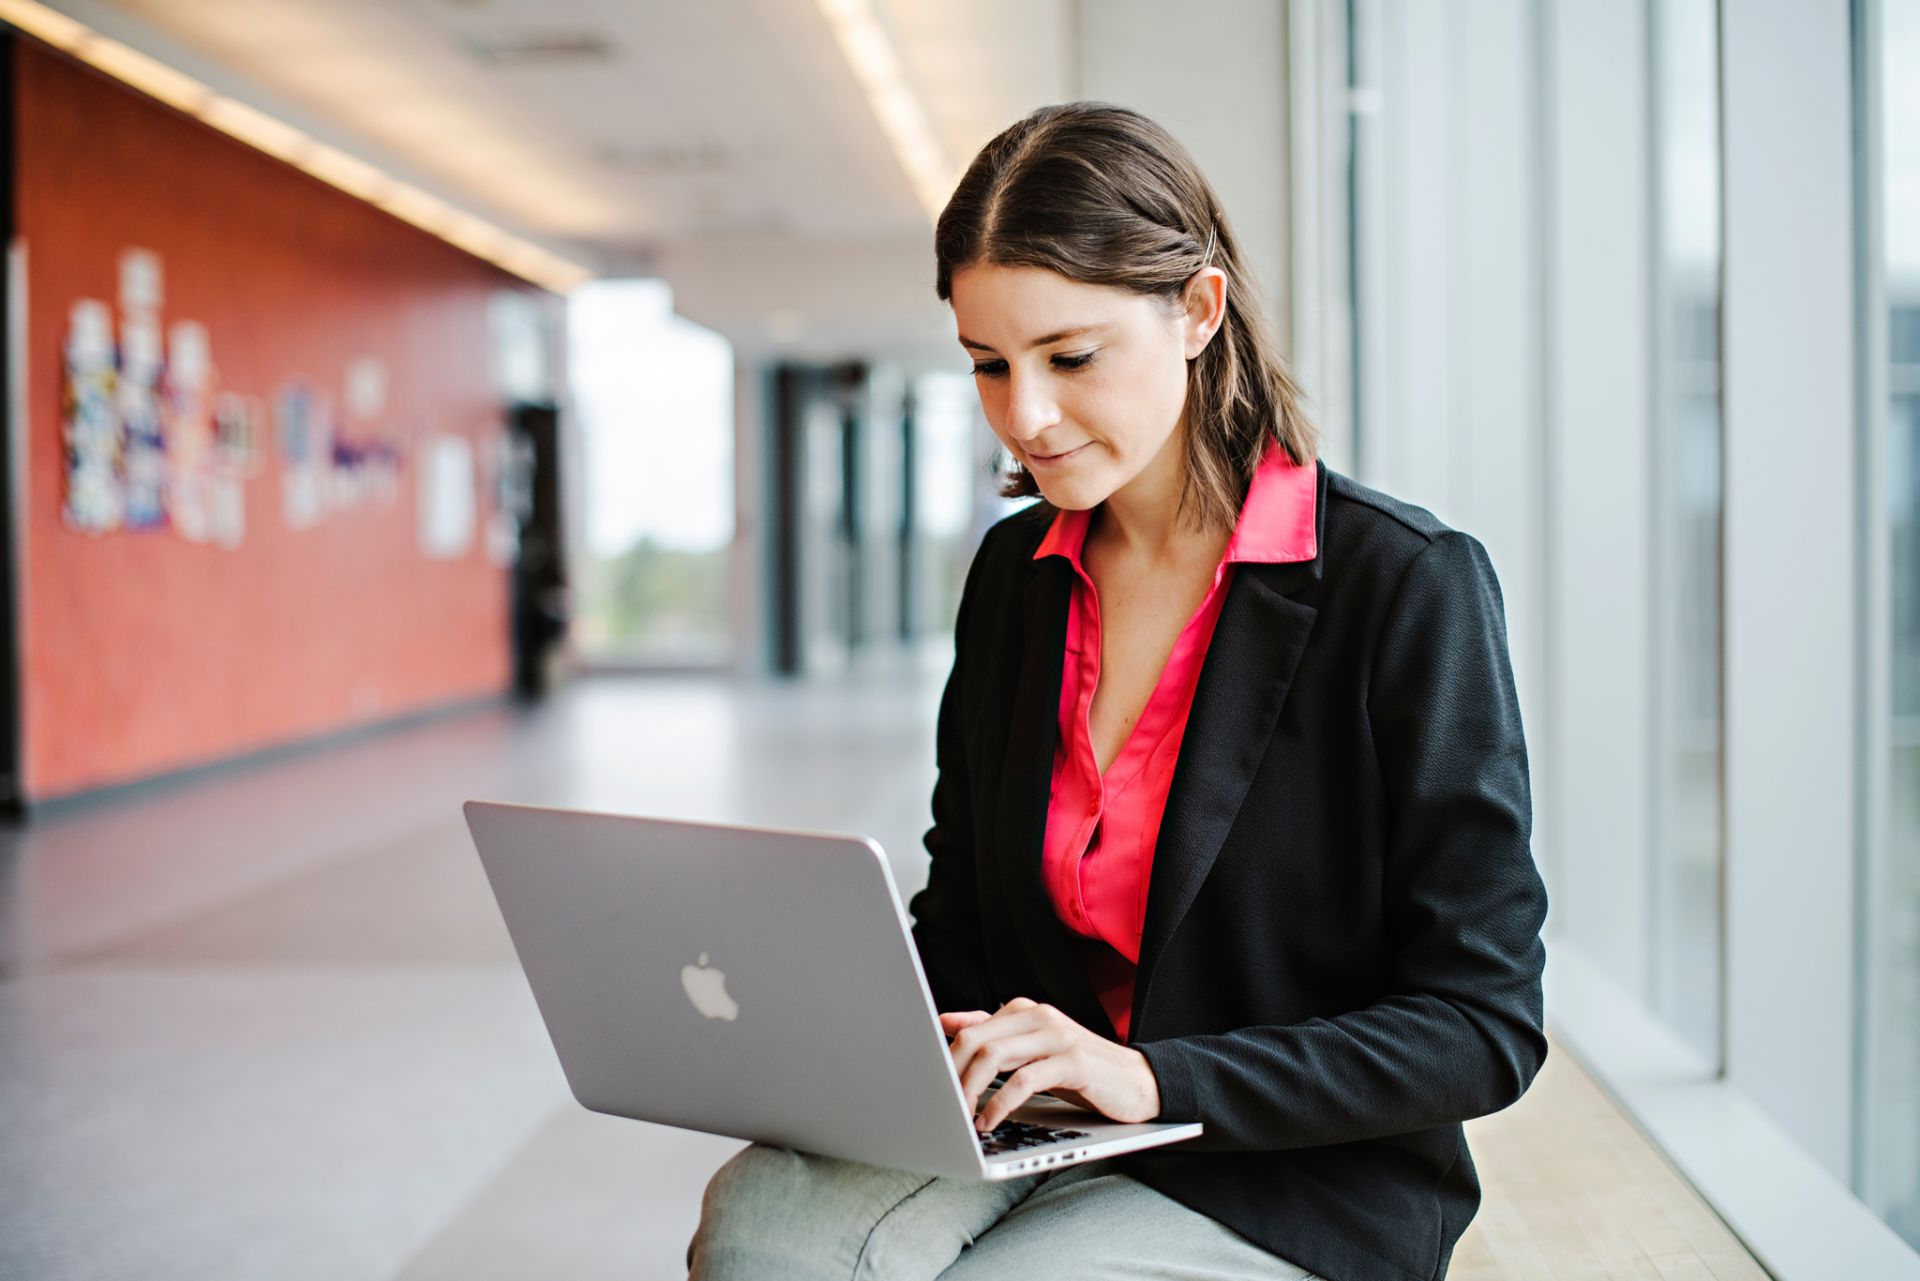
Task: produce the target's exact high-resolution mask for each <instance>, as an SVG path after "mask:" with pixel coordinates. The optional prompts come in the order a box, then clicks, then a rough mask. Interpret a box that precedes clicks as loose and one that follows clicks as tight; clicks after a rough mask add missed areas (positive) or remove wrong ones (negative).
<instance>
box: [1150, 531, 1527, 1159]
mask: <svg viewBox="0 0 1920 1281" xmlns="http://www.w3.org/2000/svg"><path fill="white" fill-rule="evenodd" d="M1366 708H1367V716H1368V721H1369V729H1370V732H1371V735H1372V738H1373V743H1374V750H1375V753H1376V755H1377V757H1378V760H1379V767H1380V771H1381V776H1382V780H1383V783H1384V786H1385V790H1386V795H1387V798H1388V805H1389V807H1390V810H1391V813H1390V815H1389V818H1390V823H1389V825H1388V829H1387V830H1388V836H1387V843H1386V848H1385V867H1384V889H1383V893H1384V895H1385V903H1384V906H1383V911H1384V915H1385V925H1386V931H1387V933H1388V936H1389V937H1390V939H1391V940H1392V944H1391V946H1392V956H1391V964H1390V970H1389V972H1390V975H1391V978H1392V982H1393V991H1392V992H1391V994H1390V995H1387V996H1385V997H1384V998H1383V999H1381V1000H1378V1001H1376V1002H1374V1003H1373V1004H1371V1005H1367V1006H1364V1007H1362V1008H1360V1009H1356V1010H1353V1011H1351V1012H1348V1013H1343V1014H1338V1015H1335V1016H1333V1017H1329V1018H1313V1019H1308V1020H1307V1021H1305V1022H1303V1023H1294V1024H1288V1025H1284V1026H1281V1025H1275V1026H1261V1027H1247V1028H1241V1029H1239V1030H1237V1031H1233V1032H1228V1033H1225V1034H1220V1035H1202V1036H1186V1037H1178V1038H1173V1039H1169V1040H1164V1041H1158V1042H1149V1043H1146V1044H1142V1045H1139V1046H1137V1047H1135V1048H1137V1049H1139V1050H1140V1051H1141V1053H1143V1054H1144V1055H1145V1056H1146V1058H1147V1061H1148V1062H1149V1063H1150V1064H1151V1065H1152V1067H1153V1071H1154V1075H1155V1077H1156V1078H1157V1079H1158V1081H1159V1086H1160V1098H1161V1104H1162V1119H1165V1120H1175V1121H1184V1120H1199V1121H1202V1122H1204V1123H1205V1124H1206V1127H1207V1132H1206V1134H1205V1135H1203V1136H1202V1137H1201V1138H1200V1139H1198V1140H1195V1142H1194V1144H1193V1146H1196V1147H1207V1148H1212V1149H1217V1150H1232V1149H1239V1150H1255V1149H1273V1148H1293V1147H1310V1146H1314V1145H1318V1144H1329V1143H1348V1142H1353V1141H1357V1140H1362V1139H1369V1138H1378V1137H1382V1136H1385V1135H1391V1134H1402V1133H1406V1132H1409V1131H1414V1130H1424V1129H1430V1128H1434V1127H1437V1126H1444V1125H1449V1124H1457V1123H1459V1122H1461V1121H1465V1120H1468V1119H1470V1118H1472V1117H1476V1116H1484V1115H1486V1114H1488V1113H1490V1112H1497V1111H1499V1110H1500V1109H1502V1108H1504V1107H1506V1106H1508V1105H1509V1104H1511V1103H1513V1102H1514V1101H1515V1100H1517V1099H1518V1098H1519V1097H1520V1096H1521V1095H1522V1094H1523V1093H1525V1092H1526V1089H1527V1086H1528V1084H1529V1083H1530V1082H1531V1081H1532V1079H1533V1077H1534V1074H1535V1073H1536V1072H1537V1071H1538V1070H1539V1068H1540V1065H1541V1064H1542V1063H1543V1062H1544V1061H1545V1059H1546V1055H1547V1041H1546V1037H1545V1036H1544V1035H1543V1032H1542V1009H1541V985H1540V975H1541V972H1542V970H1543V968H1544V966H1545V963H1546V950H1545V947H1544V946H1543V944H1542V943H1541V940H1540V928H1541V926H1542V924H1543V923H1544V921H1545V919H1546V910H1547V896H1546V888H1545V886H1544V885H1543V884H1542V882H1541V879H1540V875H1539V872H1538V870H1537V868H1536V867H1535V865H1534V861H1533V855H1532V853H1531V851H1530V849H1529V845H1528V836H1529V831H1530V829H1531V826H1532V805H1531V800H1530V797H1529V793H1528V785H1527V760H1526V745H1525V742H1524V740H1523V738H1522V736H1521V727H1520V707H1519V700H1518V698H1517V696H1516V694H1515V690H1514V684H1513V674H1512V669H1511V666H1510V664H1509V660H1508V656H1507V640H1506V626H1505V622H1504V612H1503V607H1502V604H1501V598H1500V588H1499V584H1498V582H1497V581H1496V580H1495V578H1494V574H1493V568H1492V565H1491V564H1490V563H1489V562H1488V559H1487V555H1486V551H1485V549H1484V548H1482V547H1481V545H1480V544H1479V543H1478V542H1477V541H1476V540H1474V539H1473V538H1471V537H1469V536H1467V535H1465V534H1461V533H1458V532H1457V531H1448V532H1447V533H1445V534H1442V535H1441V536H1439V537H1437V538H1435V539H1434V540H1432V541H1431V542H1429V543H1428V544H1427V546H1426V547H1425V548H1423V549H1422V550H1421V552H1420V553H1419V554H1418V555H1417V556H1416V557H1415V559H1414V561H1413V562H1412V564H1411V565H1410V566H1409V567H1408V569H1407V570H1406V572H1405V574H1404V575H1403V577H1402V579H1401V582H1400V585H1399V587H1398V588H1397V589H1396V593H1395V597H1394V600H1393V603H1392V605H1391V606H1390V607H1389V609H1388V613H1387V616H1386V619H1385V622H1384V624H1383V630H1382V632H1381V635H1380V638H1379V642H1378V648H1377V650H1376V652H1375V656H1374V659H1373V668H1372V676H1371V682H1370V685H1369V689H1368V694H1367V699H1366ZM1280 924H1281V923H1279V922H1276V926H1279V925H1280Z"/></svg>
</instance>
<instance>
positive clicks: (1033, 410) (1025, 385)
mask: <svg viewBox="0 0 1920 1281" xmlns="http://www.w3.org/2000/svg"><path fill="white" fill-rule="evenodd" d="M1059 421H1060V406H1059V404H1058V403H1057V402H1056V401H1055V400H1054V398H1053V394H1052V392H1051V391H1050V390H1049V389H1048V387H1047V385H1046V380H1045V379H1044V378H1022V377H1020V376H1019V375H1017V374H1014V373H1011V372H1009V373H1008V375H1007V434H1008V435H1010V436H1013V437H1014V438H1015V439H1018V440H1031V439H1033V438H1034V437H1035V436H1037V435H1039V434H1040V433H1041V432H1043V431H1045V430H1046V429H1047V428H1049V427H1051V426H1053V425H1054V424H1055V423H1057V422H1059Z"/></svg>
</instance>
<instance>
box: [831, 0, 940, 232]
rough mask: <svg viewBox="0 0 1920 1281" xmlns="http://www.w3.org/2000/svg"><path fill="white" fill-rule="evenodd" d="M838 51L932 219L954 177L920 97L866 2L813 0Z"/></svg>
mask: <svg viewBox="0 0 1920 1281" xmlns="http://www.w3.org/2000/svg"><path fill="white" fill-rule="evenodd" d="M815 3H817V4H818V5H819V7H820V12H821V14H822V15H823V16H824V17H825V18H826V20H827V25H828V26H829V27H831V28H832V29H833V37H834V39H835V40H837V41H839V43H840V52H841V53H842V54H844V55H845V56H846V59H847V65H849V66H850V67H852V68H853V75H854V78H855V79H856V80H858V81H859V82H860V88H861V89H862V90H864V91H865V92H866V95H867V101H868V102H869V103H871V104H872V106H873V113H874V115H876V116H878V117H879V118H880V128H881V129H882V130H884V131H885V132H886V135H887V141H889V142H891V143H892V144H893V153H894V155H895V156H897V157H898V158H899V160H900V165H901V167H902V168H904V169H905V170H906V171H907V179H908V181H910V182H911V183H912V184H913V190H914V194H916V195H917V196H919V198H920V204H921V207H922V208H924V209H925V210H926V211H927V217H928V218H929V219H937V218H939V216H940V211H941V210H942V209H944V208H945V207H946V204H947V197H949V196H951V195H952V194H953V186H954V181H955V179H956V175H955V173H954V172H953V166H952V165H951V164H950V163H948V161H947V154H946V149H945V148H944V147H942V146H941V145H940V138H939V135H937V134H935V133H934V131H933V123H932V121H930V120H929V119H928V118H927V111H926V108H925V107H924V106H922V105H921V102H920V99H919V98H918V97H917V96H916V95H915V94H914V92H913V89H912V88H911V87H910V86H909V85H908V84H907V78H906V75H905V74H904V73H903V72H902V71H901V68H900V58H899V55H898V54H896V53H895V52H894V49H893V42H892V41H891V40H889V39H888V38H887V33H886V32H885V31H884V30H883V29H882V28H881V26H880V23H879V20H878V19H876V18H875V17H874V15H873V5H872V4H871V2H870V0H815Z"/></svg>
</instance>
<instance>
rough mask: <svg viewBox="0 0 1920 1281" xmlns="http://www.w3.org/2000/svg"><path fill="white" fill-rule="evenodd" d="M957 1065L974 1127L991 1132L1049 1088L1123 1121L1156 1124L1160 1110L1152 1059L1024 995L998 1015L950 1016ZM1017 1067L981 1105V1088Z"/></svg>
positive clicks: (944, 1019)
mask: <svg viewBox="0 0 1920 1281" xmlns="http://www.w3.org/2000/svg"><path fill="white" fill-rule="evenodd" d="M940 1030H941V1031H942V1032H944V1033H946V1034H947V1036H948V1038H949V1045H948V1050H949V1052H950V1053H951V1054H952V1055H953V1067H954V1070H955V1071H956V1072H958V1073H959V1074H960V1089H961V1092H962V1093H963V1094H965V1095H966V1098H967V1107H968V1108H969V1109H971V1110H977V1111H976V1115H975V1117H974V1128H975V1129H977V1130H979V1131H981V1132H983V1133H984V1132H985V1131H988V1130H991V1129H992V1128H993V1127H994V1126H996V1125H998V1124H1000V1122H1002V1121H1004V1120H1006V1119H1007V1114H1008V1113H1010V1112H1012V1111H1013V1110H1014V1109H1015V1108H1017V1107H1019V1106H1020V1105H1021V1104H1022V1103H1025V1102H1026V1101H1027V1100H1028V1099H1030V1098H1032V1097H1033V1096H1034V1095H1035V1094H1038V1093H1040V1092H1041V1091H1046V1092H1047V1093H1050V1094H1053V1095H1054V1096H1056V1097H1057V1098H1061V1099H1065V1100H1066V1101H1067V1102H1069V1103H1072V1104H1074V1105H1075V1106H1077V1107H1083V1108H1086V1109H1087V1110H1088V1111H1092V1112H1098V1113H1100V1114H1101V1115H1102V1116H1106V1117H1110V1118H1112V1119H1113V1120H1115V1121H1127V1122H1136V1121H1151V1120H1153V1118H1155V1117H1156V1116H1159V1115H1160V1083H1159V1082H1158V1081H1156V1080H1155V1079H1154V1076H1153V1068H1152V1067H1151V1066H1150V1065H1149V1064H1148V1063H1147V1056H1146V1055H1144V1054H1142V1053H1140V1051H1138V1050H1136V1049H1133V1048H1132V1047H1130V1046H1125V1045H1117V1044H1115V1043H1114V1042H1112V1041H1109V1040H1107V1038H1105V1037H1104V1036H1100V1035H1098V1034H1096V1033H1093V1032H1089V1031H1088V1030H1087V1029H1086V1028H1083V1027H1081V1026H1080V1025H1079V1024H1078V1023H1075V1022H1074V1021H1073V1020H1072V1019H1070V1018H1068V1017H1067V1016H1066V1015H1065V1014H1062V1013H1061V1012H1060V1011H1059V1010H1056V1009H1054V1008H1053V1007H1052V1006H1051V1005H1041V1004H1040V1003H1039V1002H1037V1001H1030V1000H1028V999H1027V998H1026V997H1024V996H1017V997H1015V998H1014V999H1013V1000H1011V1001H1008V1002H1007V1003H1006V1004H1005V1005H1003V1006H1001V1007H1000V1008H999V1009H998V1010H996V1011H995V1012H994V1013H992V1014H988V1013H987V1012H986V1011H985V1010H968V1011H965V1012H962V1013H953V1014H942V1015H941V1016H940ZM1010 1069H1017V1070H1015V1071H1013V1075H1011V1076H1009V1077H1008V1078H1007V1082H1006V1084H1005V1085H1002V1086H1001V1087H1000V1092H999V1093H998V1094H996V1095H994V1096H993V1098H992V1099H991V1100H989V1101H988V1103H987V1105H986V1107H984V1108H980V1107H979V1101H980V1095H981V1093H982V1092H983V1091H984V1090H985V1089H986V1088H987V1086H989V1085H991V1084H992V1083H993V1078H994V1076H995V1075H996V1074H998V1073H1000V1072H1005V1071H1008V1070H1010Z"/></svg>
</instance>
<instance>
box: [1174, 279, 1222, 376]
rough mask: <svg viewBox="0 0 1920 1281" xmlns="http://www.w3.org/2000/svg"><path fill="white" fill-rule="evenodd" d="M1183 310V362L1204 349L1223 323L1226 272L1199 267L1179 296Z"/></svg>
mask: <svg viewBox="0 0 1920 1281" xmlns="http://www.w3.org/2000/svg"><path fill="white" fill-rule="evenodd" d="M1181 302H1182V303H1183V304H1184V308H1185V318H1184V321H1183V323H1184V325H1185V327H1186V329H1185V337H1186V348H1187V359H1188V360H1192V359H1194V358H1195V357H1196V356H1198V355H1199V354H1200V353H1201V352H1203V351H1205V350H1206V349H1207V343H1208V342H1210V341H1211V340H1212V338H1213V336H1214V334H1216V333H1218V332H1219V330H1220V326H1221V325H1223V324H1225V323H1226V320H1227V273H1226V272H1224V271H1222V270H1220V269H1219V268H1218V267H1202V268H1201V269H1200V270H1198V271H1196V272H1194V273H1193V275H1192V277H1191V278H1190V279H1188V281H1187V286H1186V289H1185V291H1184V292H1183V293H1182V294H1181Z"/></svg>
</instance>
